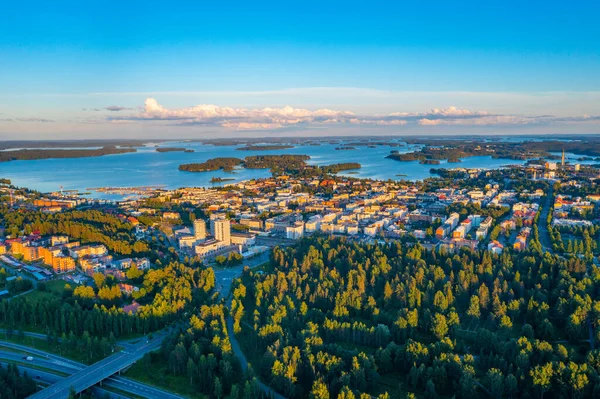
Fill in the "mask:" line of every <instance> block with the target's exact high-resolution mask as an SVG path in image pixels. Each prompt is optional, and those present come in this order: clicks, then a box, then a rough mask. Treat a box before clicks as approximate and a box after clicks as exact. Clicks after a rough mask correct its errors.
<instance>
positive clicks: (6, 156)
mask: <svg viewBox="0 0 600 399" xmlns="http://www.w3.org/2000/svg"><path fill="white" fill-rule="evenodd" d="M129 152H136V149H135V148H116V147H114V146H107V147H103V148H100V149H92V150H82V149H72V150H58V149H56V150H44V149H39V150H38V149H35V150H33V149H32V150H13V151H0V162H8V161H32V160H36V159H51V158H87V157H100V156H103V155H113V154H126V153H129Z"/></svg>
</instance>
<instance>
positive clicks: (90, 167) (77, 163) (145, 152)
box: [0, 142, 571, 199]
mask: <svg viewBox="0 0 600 399" xmlns="http://www.w3.org/2000/svg"><path fill="white" fill-rule="evenodd" d="M340 145H341V144H339V143H336V144H328V143H327V144H321V145H318V146H315V145H297V146H295V147H294V148H289V149H284V150H271V151H265V150H261V151H238V150H236V148H239V147H241V146H239V145H238V146H213V145H206V144H201V143H196V142H169V143H161V144H160V146H161V147H185V148H190V149H193V150H194V151H195V152H193V153H192V152H190V153H186V152H157V151H156V148H155V147H154V145H147V146H145V147H138V148H137V152H135V153H127V154H116V155H106V156H102V157H90V158H71V159H43V160H35V161H11V162H2V163H0V177H1V178H8V179H10V180H11V181H12V183H13V184H14V185H16V186H21V187H28V188H32V189H35V190H38V191H42V192H50V191H58V190H60V186H62V187H63V189H64V190H79V191H86V189H88V188H95V187H136V186H161V187H164V188H167V189H174V188H179V187H210V186H212V185H213V184H212V183H211V182H210V180H211V178H213V177H222V178H230V179H235V180H233V181H232V182H239V181H242V180H249V179H255V178H264V177H268V176H270V173H269V170H268V169H238V170H236V171H235V172H234V173H227V172H224V171H213V172H201V173H192V172H182V171H179V169H178V166H179V165H180V164H184V163H192V162H204V161H206V160H208V159H210V158H216V157H237V158H244V157H246V156H250V155H263V154H305V155H309V156H310V157H311V159H310V160H309V161H308V163H310V164H316V165H327V164H333V163H341V162H358V163H360V164H361V165H362V168H361V169H359V170H356V171H355V172H357V173H347V172H346V173H340V175H345V176H351V177H360V178H372V179H381V180H387V179H394V180H401V179H408V180H421V179H424V178H427V177H430V176H431V174H430V173H429V170H430V169H431V168H432V167H434V168H439V167H446V168H458V167H461V168H487V169H494V168H500V167H502V166H505V165H508V164H522V163H523V161H515V160H510V159H493V158H491V157H470V158H465V159H463V161H462V162H461V163H456V164H447V163H446V162H445V161H442V163H441V165H439V166H437V165H421V164H419V163H418V161H415V162H399V161H394V160H392V159H386V158H385V157H386V156H387V155H389V154H390V151H392V150H396V151H398V152H400V153H404V152H411V151H413V150H414V149H415V148H417V146H402V147H391V146H388V145H382V146H376V147H375V148H369V147H368V146H356V147H355V148H356V150H341V151H340V150H336V149H335V148H336V147H340ZM569 155H571V154H569ZM398 175H406V176H398ZM92 196H93V197H95V198H104V199H116V198H119V197H120V196H115V195H112V194H106V193H101V192H92Z"/></svg>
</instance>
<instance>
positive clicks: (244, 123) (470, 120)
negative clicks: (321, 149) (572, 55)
mask: <svg viewBox="0 0 600 399" xmlns="http://www.w3.org/2000/svg"><path fill="white" fill-rule="evenodd" d="M107 119H108V120H109V121H112V122H113V123H114V122H125V121H129V122H135V121H147V122H148V121H156V122H158V123H161V122H169V124H171V125H182V126H194V125H198V126H219V127H223V128H226V129H234V130H275V129H282V128H291V127H300V126H304V127H309V126H318V125H328V126H331V125H371V126H388V127H390V126H395V127H401V126H405V125H415V126H442V125H457V126H492V125H498V126H502V125H506V126H511V125H533V124H538V125H541V124H557V123H564V124H566V123H581V122H584V123H594V122H598V120H599V119H600V118H598V117H596V116H589V115H584V116H583V117H560V118H559V117H554V116H549V115H539V116H523V115H500V114H493V113H490V112H488V111H483V110H470V109H465V108H459V107H455V106H451V107H448V108H433V109H431V110H429V111H425V112H402V111H399V112H393V113H388V114H374V115H357V114H355V113H354V112H351V111H345V110H331V109H328V108H322V109H316V110H309V109H305V108H294V107H291V106H284V107H280V108H277V107H265V108H232V107H222V106H219V105H214V104H201V105H196V106H191V107H185V108H177V109H171V108H166V107H164V106H162V105H161V104H160V103H159V102H158V101H157V100H156V99H154V98H151V97H149V98H147V99H146V101H145V103H144V107H143V108H142V109H140V110H139V112H138V113H135V114H131V115H123V116H118V117H113V116H108V117H107Z"/></svg>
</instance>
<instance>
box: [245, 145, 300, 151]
mask: <svg viewBox="0 0 600 399" xmlns="http://www.w3.org/2000/svg"><path fill="white" fill-rule="evenodd" d="M288 148H294V146H293V145H287V144H269V145H253V144H249V145H247V146H245V147H240V148H236V149H237V150H238V151H263V150H265V151H271V150H285V149H288Z"/></svg>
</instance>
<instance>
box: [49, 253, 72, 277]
mask: <svg viewBox="0 0 600 399" xmlns="http://www.w3.org/2000/svg"><path fill="white" fill-rule="evenodd" d="M52 269H53V270H54V273H66V272H70V271H73V270H75V260H74V259H73V258H71V257H70V256H55V257H53V258H52Z"/></svg>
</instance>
